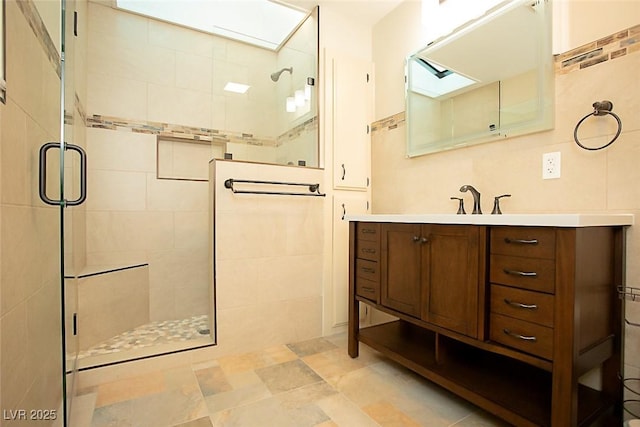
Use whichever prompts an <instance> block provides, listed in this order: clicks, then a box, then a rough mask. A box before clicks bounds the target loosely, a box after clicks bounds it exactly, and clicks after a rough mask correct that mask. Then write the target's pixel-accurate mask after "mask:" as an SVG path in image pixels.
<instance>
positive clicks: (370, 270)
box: [362, 267, 376, 274]
mask: <svg viewBox="0 0 640 427" xmlns="http://www.w3.org/2000/svg"><path fill="white" fill-rule="evenodd" d="M362 271H363V272H365V273H372V274H373V273H375V272H376V270H375V269H373V268H370V267H362Z"/></svg>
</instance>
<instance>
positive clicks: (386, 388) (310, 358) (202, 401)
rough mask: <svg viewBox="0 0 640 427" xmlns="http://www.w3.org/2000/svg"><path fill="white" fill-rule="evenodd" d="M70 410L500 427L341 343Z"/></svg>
mask: <svg viewBox="0 0 640 427" xmlns="http://www.w3.org/2000/svg"><path fill="white" fill-rule="evenodd" d="M76 401H77V402H76V403H75V404H77V405H78V406H83V405H84V406H85V413H86V412H87V411H86V407H87V406H86V405H87V402H89V404H90V410H89V411H88V418H91V423H90V425H91V426H92V427H106V426H117V427H126V426H135V427H143V426H149V427H209V426H225V427H226V426H242V427H246V426H249V427H250V426H260V427H263V426H277V427H289V426H291V427H304V426H316V427H335V426H345V427H358V426H394V427H399V426H411V427H413V426H428V427H439V426H456V427H463V426H464V427H469V426H474V427H480V426H501V427H503V426H506V425H507V424H504V423H502V422H500V421H499V420H496V419H495V418H494V417H492V416H491V415H489V414H486V413H485V412H483V411H481V410H480V409H478V408H477V407H475V406H473V405H471V404H469V403H467V402H465V401H463V400H460V399H458V398H457V397H455V396H453V395H452V394H450V393H448V392H447V391H445V390H443V389H442V388H440V387H438V386H436V385H434V384H432V383H430V382H428V381H426V380H424V379H423V378H421V377H419V376H418V375H416V374H414V373H412V372H411V371H408V370H406V369H404V368H403V367H401V366H400V365H397V364H395V363H394V362H392V361H390V360H388V359H386V358H384V357H383V356H382V355H380V354H379V353H377V352H376V351H374V350H372V349H370V348H368V347H366V346H365V345H362V344H361V345H360V357H359V358H357V359H351V358H350V357H349V356H348V355H347V351H346V336H345V335H336V336H332V337H327V338H318V339H313V340H310V341H305V342H300V343H294V344H289V345H282V346H276V347H273V348H268V349H265V350H263V351H258V352H253V353H246V354H240V355H235V356H228V357H222V358H219V359H216V360H211V361H209V362H205V363H198V364H193V365H186V366H183V367H180V368H173V369H168V370H164V371H159V372H155V373H150V374H144V375H140V376H138V377H134V378H129V379H122V380H117V381H114V382H110V383H104V384H101V385H99V386H96V387H91V388H88V389H85V390H80V396H79V397H78V398H76ZM88 425H89V423H88V421H87V422H86V423H84V424H83V426H82V427H86V426H88Z"/></svg>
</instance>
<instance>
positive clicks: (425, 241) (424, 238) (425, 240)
mask: <svg viewBox="0 0 640 427" xmlns="http://www.w3.org/2000/svg"><path fill="white" fill-rule="evenodd" d="M428 242H429V239H427V238H426V237H423V238H421V239H420V243H422V244H425V243H428Z"/></svg>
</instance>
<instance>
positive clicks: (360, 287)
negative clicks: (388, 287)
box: [356, 277, 380, 302]
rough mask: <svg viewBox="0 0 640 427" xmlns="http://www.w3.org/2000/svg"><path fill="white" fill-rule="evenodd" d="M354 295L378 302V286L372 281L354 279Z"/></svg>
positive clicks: (359, 278) (360, 278)
mask: <svg viewBox="0 0 640 427" xmlns="http://www.w3.org/2000/svg"><path fill="white" fill-rule="evenodd" d="M356 295H358V296H361V297H363V298H367V299H370V300H371V301H375V302H378V296H379V295H380V284H379V283H378V282H374V281H373V280H368V279H363V278H362V277H356Z"/></svg>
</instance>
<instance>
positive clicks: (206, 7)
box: [116, 0, 308, 50]
mask: <svg viewBox="0 0 640 427" xmlns="http://www.w3.org/2000/svg"><path fill="white" fill-rule="evenodd" d="M116 6H117V7H118V8H120V9H123V10H127V11H129V12H134V13H138V14H141V15H146V16H149V17H152V18H156V19H160V20H162V21H166V22H170V23H174V24H178V25H182V26H185V27H189V28H193V29H196V30H200V31H204V32H207V33H211V34H216V35H219V36H223V37H227V38H231V39H234V40H239V41H242V42H245V43H249V44H252V45H255V46H259V47H263V48H266V49H271V50H278V48H279V47H280V45H281V44H282V43H283V42H285V41H286V39H287V38H288V37H289V35H290V34H291V33H292V32H293V31H294V30H295V29H296V27H297V26H298V25H300V23H301V22H302V21H303V20H304V19H305V17H306V16H307V14H308V12H306V11H303V10H299V9H295V8H293V7H290V6H287V5H285V4H282V3H277V2H274V1H270V0H188V1H185V0H116Z"/></svg>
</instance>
